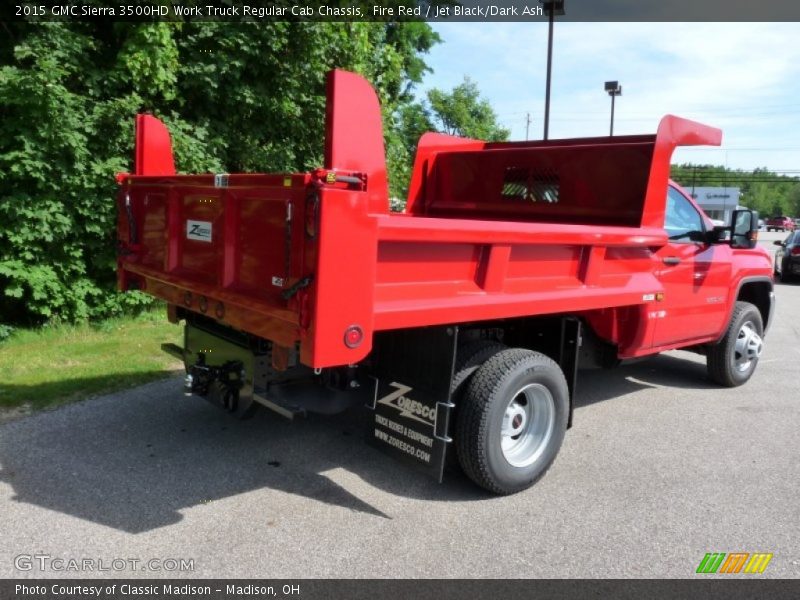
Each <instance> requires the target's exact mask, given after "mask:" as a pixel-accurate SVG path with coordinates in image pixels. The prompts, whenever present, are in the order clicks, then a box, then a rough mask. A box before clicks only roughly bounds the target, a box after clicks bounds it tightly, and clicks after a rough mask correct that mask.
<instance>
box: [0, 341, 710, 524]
mask: <svg viewBox="0 0 800 600" xmlns="http://www.w3.org/2000/svg"><path fill="white" fill-rule="evenodd" d="M678 363H680V364H678ZM699 368H700V369H702V372H703V373H704V367H702V365H698V364H697V363H692V362H690V361H683V360H679V359H676V358H673V357H669V356H660V357H656V358H654V359H652V360H650V361H647V362H643V363H638V364H635V365H630V366H623V367H620V368H619V369H616V370H612V371H586V372H582V374H581V377H580V378H579V384H578V385H579V387H578V397H577V400H576V408H577V410H578V411H580V408H581V406H585V405H588V404H591V403H594V402H599V401H602V400H608V399H612V398H615V397H619V396H623V395H627V394H630V393H636V392H639V391H641V390H644V389H647V388H648V387H652V386H655V385H661V384H662V383H664V384H667V383H669V385H673V386H675V385H677V386H685V387H698V388H699V387H703V386H704V385H708V386H709V387H710V386H711V384H710V383H708V382H707V381H706V380H704V379H703V377H702V376H698V374H699V371H698V369H699ZM368 423H369V415H368V414H367V412H366V411H351V412H349V413H345V414H342V415H338V416H335V417H326V418H323V417H316V416H312V417H310V418H308V419H305V420H298V421H296V422H294V423H289V422H287V421H285V420H284V419H282V418H281V417H278V416H277V415H273V414H271V413H269V412H268V411H262V412H261V413H260V414H258V415H257V416H256V417H254V418H253V419H251V420H247V421H236V420H233V419H231V418H229V417H228V416H226V415H225V414H223V413H221V411H219V410H218V409H217V408H215V407H213V406H211V405H209V404H207V403H205V402H203V401H202V400H200V399H197V398H184V397H183V396H182V395H181V394H180V383H179V381H178V379H176V378H172V379H168V380H165V381H159V382H155V383H151V384H147V385H145V386H142V387H139V388H136V389H132V390H127V391H125V392H122V393H118V394H114V395H109V396H104V397H101V398H95V399H92V400H88V401H85V402H81V403H78V404H73V405H70V406H66V407H63V408H60V409H58V410H54V411H48V412H42V413H38V414H36V415H33V416H31V417H28V418H24V419H19V420H16V421H12V422H10V423H6V424H4V425H0V482H2V483H5V484H7V485H9V486H11V487H12V488H13V493H14V495H13V497H12V501H15V502H23V503H27V504H31V505H35V506H39V507H42V508H46V509H49V510H54V511H58V512H61V513H64V514H67V515H70V516H74V517H78V518H81V519H86V520H88V521H92V522H95V523H99V524H102V525H106V526H108V527H112V528H115V529H118V530H122V531H126V532H130V533H140V532H145V531H150V530H153V529H156V528H160V527H165V526H169V525H172V524H174V523H177V522H179V521H180V520H181V519H182V518H183V516H182V515H181V513H180V511H181V510H182V509H186V508H191V507H193V506H199V505H202V504H208V503H213V502H214V501H216V500H220V499H225V498H229V497H232V496H235V495H238V494H242V493H246V492H253V491H256V492H258V491H263V492H264V496H263V497H262V498H258V499H254V502H255V503H256V504H254V506H253V511H252V512H253V515H254V517H253V518H269V515H270V514H274V513H275V509H276V508H277V507H278V506H279V505H282V504H284V503H285V502H286V499H285V498H283V497H281V496H280V495H276V494H275V493H272V492H274V491H279V492H285V493H288V494H294V495H299V496H302V497H305V498H308V499H312V500H315V501H318V502H322V503H324V504H328V505H332V506H337V507H342V508H346V509H349V510H353V511H358V512H361V513H364V514H366V515H372V516H374V517H377V518H391V516H390V515H387V514H385V513H384V512H382V511H381V510H380V509H379V508H377V507H376V504H378V505H379V504H381V494H382V493H389V494H392V495H399V496H406V497H411V498H416V499H424V500H440V501H449V500H459V501H470V500H473V501H475V500H484V501H490V500H491V498H492V496H490V495H488V494H487V493H485V492H483V491H481V490H479V489H478V488H477V487H475V486H474V485H473V484H472V483H471V482H469V481H468V480H467V479H466V477H465V476H464V475H463V474H460V473H457V472H449V473H446V475H445V482H444V484H443V485H441V486H440V485H437V484H436V483H435V482H434V481H433V480H431V479H429V478H428V477H427V476H425V475H422V474H419V473H417V472H415V471H413V470H412V469H409V468H407V467H404V466H402V465H399V464H395V463H394V462H393V460H392V459H391V458H389V457H387V456H384V455H383V454H382V453H380V452H379V451H378V450H375V449H373V448H371V447H369V446H367V445H366V443H365V441H364V436H365V431H367V428H368ZM583 426H588V425H586V424H584V425H583ZM339 469H343V470H344V471H345V472H347V473H348V475H347V478H348V479H352V476H354V477H355V478H356V479H358V478H360V479H362V480H363V481H364V482H366V483H367V484H368V486H367V487H366V488H364V486H363V485H357V486H356V487H357V488H358V489H359V495H361V496H362V497H359V496H358V495H356V494H354V493H353V492H351V491H349V489H347V488H349V487H352V486H350V485H349V484H348V485H340V484H339V483H337V482H336V481H335V480H334V479H335V478H336V477H334V478H332V477H331V476H330V474H331V473H332V472H333V471H334V470H339ZM348 483H349V481H348ZM369 486H372V488H373V489H370V488H369ZM364 497H367V498H368V499H365V498H364Z"/></svg>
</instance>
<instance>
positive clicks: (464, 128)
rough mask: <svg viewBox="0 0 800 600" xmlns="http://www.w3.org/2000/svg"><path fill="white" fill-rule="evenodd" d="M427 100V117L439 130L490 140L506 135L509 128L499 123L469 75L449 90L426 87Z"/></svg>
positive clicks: (502, 138) (495, 140) (505, 136)
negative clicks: (428, 112) (428, 110)
mask: <svg viewBox="0 0 800 600" xmlns="http://www.w3.org/2000/svg"><path fill="white" fill-rule="evenodd" d="M428 103H429V105H430V117H431V119H432V120H433V123H434V125H435V126H436V129H437V130H438V131H441V132H442V133H447V134H450V135H458V136H462V137H472V138H477V139H479V140H487V141H493V142H497V141H504V140H507V139H508V135H509V133H510V131H509V130H508V129H505V128H503V127H502V126H500V124H498V122H497V115H496V114H495V112H494V110H492V106H491V105H490V104H489V102H488V101H486V100H484V99H483V98H481V95H480V92H479V91H478V86H477V85H476V84H475V82H474V81H472V80H471V79H470V78H469V77H464V81H463V83H461V84H459V85H457V86H456V87H454V88H453V90H452V91H451V92H443V91H441V90H439V89H435V88H434V89H432V90H429V91H428Z"/></svg>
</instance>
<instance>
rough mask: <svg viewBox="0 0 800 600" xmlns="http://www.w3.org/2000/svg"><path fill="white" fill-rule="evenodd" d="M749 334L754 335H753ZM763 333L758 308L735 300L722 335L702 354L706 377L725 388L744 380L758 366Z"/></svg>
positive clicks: (735, 385)
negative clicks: (704, 354) (704, 359)
mask: <svg viewBox="0 0 800 600" xmlns="http://www.w3.org/2000/svg"><path fill="white" fill-rule="evenodd" d="M748 328H749V331H748ZM752 333H755V334H756V337H755V338H754V337H752ZM763 336H764V324H763V322H762V320H761V313H760V312H759V310H758V309H757V308H756V307H755V306H753V305H752V304H750V303H749V302H737V303H736V305H735V306H734V308H733V314H732V315H731V320H730V322H729V323H728V328H727V329H726V330H725V335H723V336H722V339H721V340H720V341H719V342H718V343H716V344H714V345H713V346H711V347H710V348H709V349H708V353H707V354H706V365H707V367H708V375H709V377H711V379H712V380H713V381H714V382H715V383H718V384H719V385H723V386H725V387H737V386H740V385H742V384H743V383H746V382H747V380H748V379H750V377H752V375H753V373H754V372H755V370H756V366H757V365H758V357H759V356H760V354H761V349H762V348H763V340H762V338H763ZM737 342H739V348H738V349H737Z"/></svg>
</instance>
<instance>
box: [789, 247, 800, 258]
mask: <svg viewBox="0 0 800 600" xmlns="http://www.w3.org/2000/svg"><path fill="white" fill-rule="evenodd" d="M789 254H791V255H792V256H800V246H795V247H794V248H792V250H791V252H789Z"/></svg>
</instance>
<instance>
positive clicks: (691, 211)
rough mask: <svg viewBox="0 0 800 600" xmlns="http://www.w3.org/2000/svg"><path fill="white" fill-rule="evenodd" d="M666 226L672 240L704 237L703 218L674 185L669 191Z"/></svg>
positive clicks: (683, 240) (678, 240)
mask: <svg viewBox="0 0 800 600" xmlns="http://www.w3.org/2000/svg"><path fill="white" fill-rule="evenodd" d="M664 228H665V229H666V230H667V235H668V236H669V239H670V241H673V242H698V241H701V240H702V239H703V232H704V231H705V227H704V226H703V218H702V217H701V216H700V213H699V212H697V210H696V209H695V207H694V206H692V205H691V203H690V202H689V201H688V200H687V199H686V198H684V197H683V195H682V194H681V193H680V192H679V191H678V190H676V189H675V188H673V187H670V188H669V190H668V192H667V212H666V218H665V222H664Z"/></svg>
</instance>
